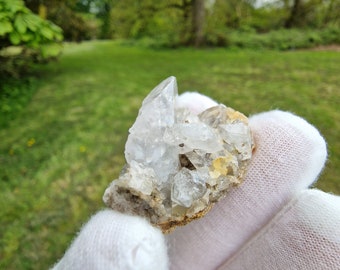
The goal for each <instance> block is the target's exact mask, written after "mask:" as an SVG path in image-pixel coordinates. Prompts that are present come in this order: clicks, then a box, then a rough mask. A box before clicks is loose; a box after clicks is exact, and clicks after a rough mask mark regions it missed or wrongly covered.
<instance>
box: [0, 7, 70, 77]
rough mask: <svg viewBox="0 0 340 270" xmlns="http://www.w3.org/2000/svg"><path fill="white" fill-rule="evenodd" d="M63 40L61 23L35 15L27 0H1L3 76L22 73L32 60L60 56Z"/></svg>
mask: <svg viewBox="0 0 340 270" xmlns="http://www.w3.org/2000/svg"><path fill="white" fill-rule="evenodd" d="M62 39H63V35H62V30H61V29H60V28H59V27H58V26H56V25H55V24H53V23H51V22H49V21H46V20H43V19H41V18H40V17H38V16H37V15H35V14H33V13H32V12H31V11H30V10H29V9H28V8H26V7H25V6H24V3H23V1H21V0H0V60H1V63H2V64H1V67H0V76H6V75H12V76H14V75H19V74H20V73H21V72H22V71H23V70H27V68H28V67H29V65H30V64H31V63H32V62H43V61H48V60H49V59H51V58H54V57H56V56H57V55H58V54H59V53H60V52H61V45H58V44H60V42H61V41H62ZM18 46H20V47H18ZM52 48H53V49H52Z"/></svg>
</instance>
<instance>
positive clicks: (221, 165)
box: [210, 156, 232, 178]
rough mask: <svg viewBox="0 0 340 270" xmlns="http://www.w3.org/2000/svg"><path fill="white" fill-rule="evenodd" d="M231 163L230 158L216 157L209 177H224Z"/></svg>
mask: <svg viewBox="0 0 340 270" xmlns="http://www.w3.org/2000/svg"><path fill="white" fill-rule="evenodd" d="M231 161H232V156H230V157H218V158H216V159H214V160H213V161H212V170H211V171H210V175H211V176H212V177H214V178H217V177H219V176H220V175H224V176H226V175H227V174H228V165H229V163H230V162H231Z"/></svg>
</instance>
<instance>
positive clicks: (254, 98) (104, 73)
mask: <svg viewBox="0 0 340 270" xmlns="http://www.w3.org/2000/svg"><path fill="white" fill-rule="evenodd" d="M339 63H340V54H339V53H338V52H329V51H328V52H326V51H325V52H322V51H319V52H314V51H313V52H312V51H296V52H277V51H261V50H258V51H244V50H225V49H206V50H190V49H180V50H151V49H145V48H138V47H128V46H120V45H117V44H116V43H113V42H87V43H82V44H69V45H66V47H65V52H64V55H63V56H62V58H61V60H60V61H59V62H58V63H52V64H50V65H48V66H47V67H44V68H42V69H41V71H40V75H39V78H40V81H39V83H38V84H37V87H38V89H37V91H36V93H35V95H34V96H33V97H32V99H31V101H30V102H29V103H28V104H27V106H26V107H24V108H23V109H22V110H21V112H20V114H19V115H18V116H17V117H16V118H11V119H12V120H11V121H10V123H9V125H8V126H7V127H4V128H2V129H1V130H0V141H1V143H0V190H1V191H0V193H1V195H0V207H1V212H0V269H46V268H47V267H49V266H51V265H52V264H53V263H54V262H56V260H57V259H58V258H60V257H61V256H62V254H63V252H64V251H65V250H66V248H67V247H68V245H69V244H70V241H71V239H72V238H73V237H74V236H75V234H76V232H77V230H78V229H79V228H80V226H81V225H82V223H83V222H85V221H86V220H87V219H88V217H89V216H90V215H91V214H93V213H95V212H96V211H98V210H99V209H101V208H103V203H102V201H101V196H102V194H103V191H104V189H105V188H106V186H107V185H108V184H109V183H110V181H111V180H112V179H114V178H116V177H117V176H118V174H119V172H120V170H121V168H122V166H123V164H124V156H123V151H124V144H125V140H126V136H127V132H128V128H129V127H130V126H131V124H132V123H133V121H134V119H135V117H136V114H137V112H138V108H139V106H140V104H141V101H142V100H143V98H144V97H145V96H146V95H147V94H148V92H149V91H150V90H151V89H152V88H153V87H154V86H155V85H156V84H157V83H158V82H160V81H161V80H163V79H164V78H166V77H168V76H170V75H175V76H176V77H177V79H178V84H179V89H180V92H183V91H185V90H198V91H200V92H202V93H204V94H206V95H209V96H211V97H212V98H214V99H216V100H218V101H219V102H222V103H225V104H227V105H229V106H231V107H234V108H235V109H237V110H240V111H242V112H244V113H245V114H247V115H251V114H255V113H258V112H262V111H267V110H271V109H277V108H279V109H282V110H286V111H291V112H295V113H296V114H298V115H301V116H302V117H305V118H306V119H307V120H308V121H309V122H311V123H312V124H314V125H315V126H316V127H317V128H318V129H319V130H320V131H321V133H322V134H323V135H324V136H325V138H326V140H327V142H328V149H329V161H328V163H327V166H326V169H325V171H324V173H323V175H322V176H321V179H320V180H319V182H318V184H317V186H318V187H319V188H321V189H323V190H325V191H331V192H333V193H336V194H340V183H339V181H338V176H339V175H340V174H339V172H340V143H339V139H338V135H339V134H340V124H339V123H340V112H339V106H340V91H339V87H340V78H339V74H340V66H339Z"/></svg>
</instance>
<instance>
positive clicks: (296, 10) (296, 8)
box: [285, 0, 302, 28]
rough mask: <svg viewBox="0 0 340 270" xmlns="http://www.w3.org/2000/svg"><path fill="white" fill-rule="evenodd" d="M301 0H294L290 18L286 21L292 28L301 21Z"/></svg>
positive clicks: (287, 25) (288, 26)
mask: <svg viewBox="0 0 340 270" xmlns="http://www.w3.org/2000/svg"><path fill="white" fill-rule="evenodd" d="M301 4H302V3H301V0H294V3H293V6H292V8H291V11H290V15H289V18H288V19H287V21H286V22H285V27H286V28H292V27H293V26H296V25H297V23H298V21H299V15H300V13H301V12H300V11H301Z"/></svg>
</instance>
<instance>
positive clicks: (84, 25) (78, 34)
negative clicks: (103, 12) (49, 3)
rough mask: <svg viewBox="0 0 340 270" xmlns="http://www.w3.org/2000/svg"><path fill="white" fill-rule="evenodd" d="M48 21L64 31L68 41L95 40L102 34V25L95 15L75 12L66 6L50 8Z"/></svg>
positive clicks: (60, 5)
mask: <svg viewBox="0 0 340 270" xmlns="http://www.w3.org/2000/svg"><path fill="white" fill-rule="evenodd" d="M48 19H50V20H51V21H53V22H54V23H56V24H57V25H59V26H60V27H61V28H62V29H63V32H64V37H65V40H68V41H78V42H79V41H82V40H90V39H95V38H97V37H98V36H99V34H100V26H101V23H100V21H99V20H98V19H96V18H95V15H94V14H89V13H88V14H86V13H78V12H75V11H74V10H72V9H71V8H70V7H69V6H67V5H66V4H59V5H58V6H53V7H50V8H49V14H48Z"/></svg>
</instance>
